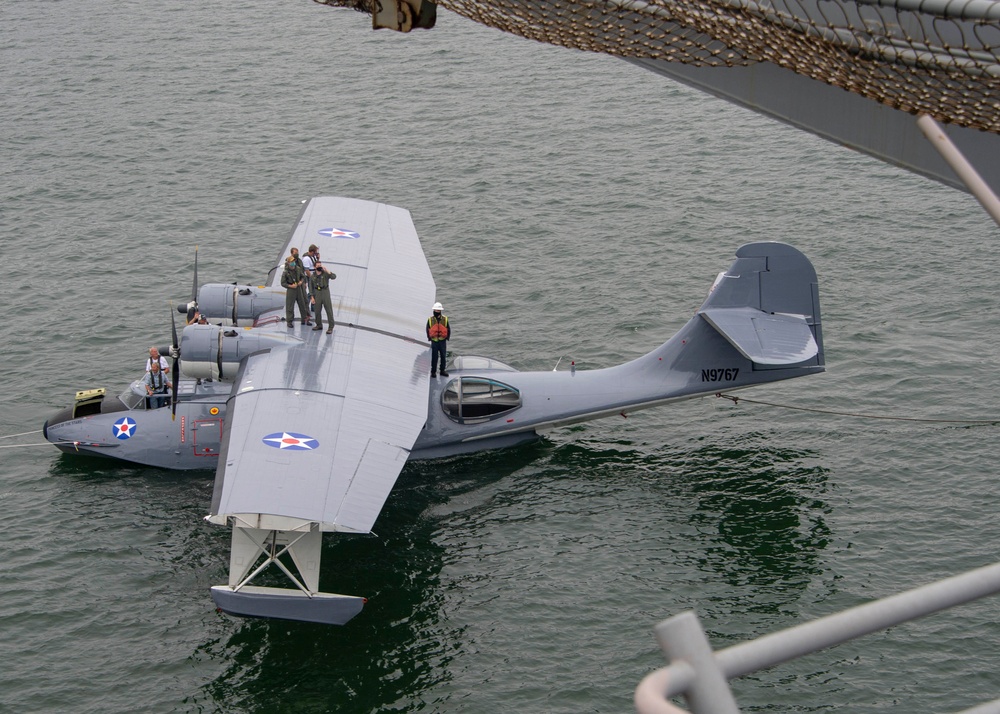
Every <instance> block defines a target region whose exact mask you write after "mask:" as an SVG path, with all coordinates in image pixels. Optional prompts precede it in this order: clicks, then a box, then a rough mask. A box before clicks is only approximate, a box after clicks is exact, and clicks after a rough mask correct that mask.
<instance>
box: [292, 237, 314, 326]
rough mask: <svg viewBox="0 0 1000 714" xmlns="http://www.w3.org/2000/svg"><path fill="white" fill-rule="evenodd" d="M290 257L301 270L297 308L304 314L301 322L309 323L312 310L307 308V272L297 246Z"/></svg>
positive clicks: (310, 322)
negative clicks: (304, 317)
mask: <svg viewBox="0 0 1000 714" xmlns="http://www.w3.org/2000/svg"><path fill="white" fill-rule="evenodd" d="M292 258H293V259H294V260H295V263H296V264H297V265H298V266H299V270H301V271H302V282H301V283H299V309H300V310H302V314H303V315H305V316H306V320H305V322H303V323H302V324H303V325H311V324H312V311H310V309H309V272H308V271H307V270H306V264H305V263H304V262H302V257H301V256H300V255H299V249H298V248H292Z"/></svg>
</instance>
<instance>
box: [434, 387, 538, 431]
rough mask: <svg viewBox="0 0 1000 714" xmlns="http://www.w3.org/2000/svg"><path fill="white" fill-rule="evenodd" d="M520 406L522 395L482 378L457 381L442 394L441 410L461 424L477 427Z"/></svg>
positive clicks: (511, 388) (512, 389)
mask: <svg viewBox="0 0 1000 714" xmlns="http://www.w3.org/2000/svg"><path fill="white" fill-rule="evenodd" d="M519 406H521V393H520V392H518V391H517V390H516V389H514V388H513V387H511V386H510V385H508V384H503V383H502V382H497V381H495V380H492V379H485V378H483V377H461V378H459V379H454V380H452V382H451V383H450V384H449V385H448V386H447V387H446V388H445V390H444V392H443V393H442V394H441V408H442V409H444V413H445V414H447V415H448V417H449V418H451V419H453V420H454V421H457V422H459V423H460V424H478V423H480V422H484V421H489V420H490V419H493V418H495V417H497V416H500V415H501V414H506V413H507V412H510V411H513V410H514V409H517V408H518V407H519Z"/></svg>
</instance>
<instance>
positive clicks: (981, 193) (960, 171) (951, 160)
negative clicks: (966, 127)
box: [917, 3, 1000, 225]
mask: <svg viewBox="0 0 1000 714" xmlns="http://www.w3.org/2000/svg"><path fill="white" fill-rule="evenodd" d="M994 4H995V5H997V7H1000V3H994ZM917 126H918V127H920V131H922V132H923V133H924V136H926V137H927V140H928V141H930V142H931V145H932V146H933V147H934V148H935V149H937V150H938V153H939V154H941V156H942V157H943V158H944V160H945V161H947V162H948V165H949V166H951V168H952V170H953V171H954V172H955V173H956V174H957V175H958V178H959V179H961V181H962V183H964V184H965V185H966V186H967V187H968V189H969V191H971V192H972V195H973V196H975V197H976V200H977V201H979V203H981V204H982V206H983V208H985V209H986V212H987V213H989V214H990V216H992V217H993V220H994V221H996V223H997V225H1000V199H998V198H997V195H996V194H995V193H993V190H992V189H991V188H990V187H989V184H987V183H986V182H985V181H983V178H982V177H981V176H980V175H979V172H978V171H976V169H975V168H973V166H972V164H970V163H969V162H968V160H967V159H966V158H965V157H964V156H963V155H962V152H961V151H959V150H958V148H957V147H956V146H955V145H954V144H953V143H951V139H949V138H948V135H947V134H945V133H944V129H942V128H941V125H940V124H938V123H937V122H936V121H934V119H932V118H931V117H929V116H927V115H926V114H921V115H920V116H919V117H918V118H917Z"/></svg>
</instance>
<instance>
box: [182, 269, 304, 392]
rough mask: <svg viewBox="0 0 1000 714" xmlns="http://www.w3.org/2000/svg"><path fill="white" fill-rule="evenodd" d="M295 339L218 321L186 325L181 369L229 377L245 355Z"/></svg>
mask: <svg viewBox="0 0 1000 714" xmlns="http://www.w3.org/2000/svg"><path fill="white" fill-rule="evenodd" d="M230 287H232V286H230ZM282 304H284V303H282ZM294 342H298V340H297V339H296V338H294V337H292V336H290V335H285V334H281V333H278V334H271V333H262V332H258V331H257V330H253V329H248V328H242V329H240V328H236V327H220V326H219V325H188V326H187V327H185V328H184V332H183V333H182V334H181V355H180V356H181V372H183V373H184V374H185V375H187V376H188V377H195V378H198V379H221V380H223V381H226V380H231V379H234V378H235V377H236V373H237V371H238V370H239V367H240V361H241V360H242V359H243V358H244V357H247V356H248V355H251V354H253V353H254V352H260V351H261V350H266V349H274V348H281V347H284V346H287V345H291V344H293V343H294Z"/></svg>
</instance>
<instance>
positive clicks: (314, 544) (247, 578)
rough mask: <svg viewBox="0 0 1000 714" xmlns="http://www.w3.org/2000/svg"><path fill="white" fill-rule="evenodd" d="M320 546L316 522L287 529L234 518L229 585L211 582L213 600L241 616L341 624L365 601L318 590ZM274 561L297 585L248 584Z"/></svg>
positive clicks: (303, 522) (358, 610) (222, 607)
mask: <svg viewBox="0 0 1000 714" xmlns="http://www.w3.org/2000/svg"><path fill="white" fill-rule="evenodd" d="M322 547H323V534H322V533H321V532H320V529H319V524H318V523H310V522H308V521H302V522H301V524H300V525H298V526H294V527H290V528H288V529H282V528H257V527H256V526H255V525H253V524H251V523H249V522H247V521H245V520H243V519H241V518H239V517H234V518H233V542H232V550H231V554H230V560H229V584H228V585H214V586H212V600H213V601H214V602H215V605H216V607H218V608H219V609H220V610H222V611H223V612H225V613H228V614H230V615H237V616H239V617H271V618H277V619H280V620H299V621H303V622H319V623H325V624H329V625H343V624H345V623H346V622H347V621H348V620H350V619H351V618H352V617H354V616H355V615H357V614H358V613H359V612H361V609H362V608H363V607H364V605H365V602H367V600H366V599H365V598H363V597H355V596H353V595H337V594H334V593H323V592H319V564H320V557H321V551H322ZM261 556H263V561H261ZM284 556H287V557H288V558H290V559H291V561H292V564H293V565H294V566H295V569H296V570H297V571H298V576H296V574H295V573H293V572H292V570H291V569H290V568H289V567H288V565H286V564H285V563H284V562H282V560H281V558H282V557H284ZM258 563H259V564H258ZM271 565H273V566H275V567H276V568H277V569H278V570H280V571H281V572H282V573H284V574H285V576H286V577H287V578H288V579H289V580H290V581H291V582H292V584H293V585H295V587H296V589H295V590H292V589H289V588H276V587H266V586H259V585H251V584H250V583H251V581H253V580H254V579H255V578H256V577H257V576H259V575H260V574H261V573H263V572H265V571H266V570H268V568H269V566H271Z"/></svg>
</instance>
